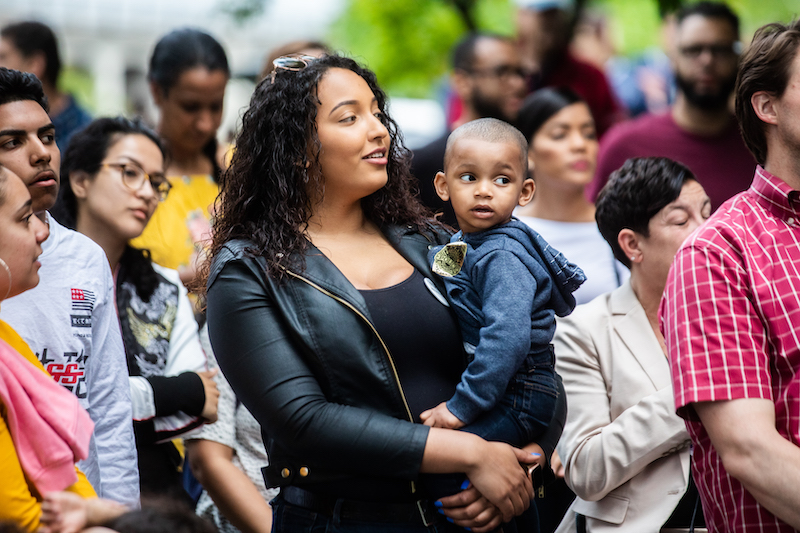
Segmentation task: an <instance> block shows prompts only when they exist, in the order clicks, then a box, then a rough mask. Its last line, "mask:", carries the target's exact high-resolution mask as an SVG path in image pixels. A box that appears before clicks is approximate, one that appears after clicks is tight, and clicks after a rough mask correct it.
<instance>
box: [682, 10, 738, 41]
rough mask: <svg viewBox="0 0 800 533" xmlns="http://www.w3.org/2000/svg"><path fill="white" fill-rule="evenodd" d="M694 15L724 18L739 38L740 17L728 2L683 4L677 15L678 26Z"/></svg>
mask: <svg viewBox="0 0 800 533" xmlns="http://www.w3.org/2000/svg"><path fill="white" fill-rule="evenodd" d="M692 15H700V16H701V17H705V18H708V19H720V20H724V21H726V22H727V23H729V24H730V25H731V28H733V34H734V35H736V38H737V39H738V38H739V17H738V16H737V15H736V13H734V12H733V10H732V9H731V8H730V7H728V5H727V4H723V3H722V2H698V3H696V4H689V5H686V6H683V7H682V8H681V9H680V11H678V13H677V14H676V15H675V20H676V22H677V24H678V26H680V25H681V24H682V23H683V21H684V20H686V19H687V18H689V17H691V16H692Z"/></svg>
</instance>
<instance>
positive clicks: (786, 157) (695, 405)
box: [661, 21, 800, 532]
mask: <svg viewBox="0 0 800 533" xmlns="http://www.w3.org/2000/svg"><path fill="white" fill-rule="evenodd" d="M704 53H705V51H704ZM709 53H710V50H709ZM736 116H737V118H738V120H739V123H740V125H741V129H742V135H743V137H744V140H745V142H746V144H747V146H748V148H749V149H750V151H751V152H753V155H754V156H755V158H756V161H757V162H758V163H759V166H758V167H757V169H756V173H755V177H754V179H753V183H752V185H751V187H750V189H748V190H747V191H745V192H743V193H741V194H739V195H737V196H735V197H733V198H732V199H730V200H729V201H728V202H726V203H725V204H723V205H722V207H720V209H719V210H718V211H717V212H716V213H715V214H714V215H713V216H712V217H711V218H710V219H709V220H708V222H707V223H706V224H705V225H703V226H702V227H701V228H699V229H698V230H697V231H696V232H695V233H694V234H693V235H692V236H691V237H689V239H688V240H687V241H686V242H685V243H684V245H683V247H682V248H681V250H680V251H679V252H678V255H677V256H676V258H675V262H674V263H673V265H672V270H671V272H670V276H669V279H668V281H667V286H666V290H665V293H664V299H663V300H662V302H661V328H662V331H663V332H664V337H665V339H666V343H667V349H668V351H669V355H670V359H671V363H672V374H673V383H674V390H675V405H676V408H677V410H678V414H679V415H681V416H682V417H684V418H685V419H686V421H687V422H686V423H687V427H688V429H689V433H690V435H691V437H692V441H693V443H694V455H693V476H694V479H695V481H696V483H697V486H698V489H699V491H700V494H701V498H702V502H703V509H704V512H705V516H706V523H707V524H708V527H709V531H712V532H745V531H747V532H749V531H758V532H789V531H796V530H797V529H800V21H796V22H794V23H792V24H790V25H788V26H785V25H782V24H769V25H767V26H765V27H763V28H761V29H760V30H759V31H758V32H757V33H756V35H755V37H754V39H753V43H752V45H751V46H750V48H749V49H748V50H747V51H746V52H745V54H744V55H743V56H742V60H741V64H740V71H739V77H738V79H737V83H736Z"/></svg>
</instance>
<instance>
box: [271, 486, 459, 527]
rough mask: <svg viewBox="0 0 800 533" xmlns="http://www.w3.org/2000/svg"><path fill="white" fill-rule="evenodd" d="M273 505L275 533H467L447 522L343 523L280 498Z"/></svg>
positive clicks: (339, 519)
mask: <svg viewBox="0 0 800 533" xmlns="http://www.w3.org/2000/svg"><path fill="white" fill-rule="evenodd" d="M270 503H271V504H272V531H273V533H373V532H375V533H378V532H386V533H464V530H463V529H462V528H460V527H458V526H456V525H453V524H450V523H448V522H445V521H444V520H442V522H441V523H438V524H435V525H431V526H428V527H426V526H423V525H422V524H421V523H420V524H419V525H414V524H392V523H388V522H360V521H356V520H351V521H346V520H341V518H340V517H339V516H338V515H337V513H336V512H334V513H333V516H326V515H323V514H320V513H316V512H314V511H311V510H309V509H305V508H303V507H298V506H297V505H292V504H290V503H287V502H285V501H284V500H283V498H282V497H281V496H280V495H278V497H276V498H275V499H274V500H272V502H270Z"/></svg>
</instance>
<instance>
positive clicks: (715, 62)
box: [675, 15, 739, 109]
mask: <svg viewBox="0 0 800 533" xmlns="http://www.w3.org/2000/svg"><path fill="white" fill-rule="evenodd" d="M736 42H737V36H736V34H735V33H734V29H733V28H732V27H731V25H730V23H729V22H727V21H726V20H723V19H718V18H706V17H703V16H701V15H690V16H688V17H686V18H685V19H684V20H683V22H682V23H681V24H680V25H679V26H678V28H677V33H676V43H675V44H676V53H675V78H676V81H677V83H678V88H679V89H680V90H681V92H682V93H683V94H684V96H685V97H686V99H687V100H688V101H689V103H690V104H693V105H695V106H696V107H699V108H701V109H723V108H725V106H726V105H727V104H728V99H729V98H730V95H731V93H732V92H733V89H734V86H735V84H736V71H737V61H738V58H739V55H738V53H737V52H736V50H735V44H736Z"/></svg>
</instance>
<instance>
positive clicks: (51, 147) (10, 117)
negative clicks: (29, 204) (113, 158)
mask: <svg viewBox="0 0 800 533" xmlns="http://www.w3.org/2000/svg"><path fill="white" fill-rule="evenodd" d="M55 134H56V129H55V127H54V126H53V122H52V121H51V120H50V117H49V116H48V115H47V113H46V112H45V110H44V109H42V106H40V105H39V104H37V103H36V102H34V101H33V100H20V101H17V102H9V103H7V104H3V105H0V165H3V166H4V167H6V168H7V169H9V170H11V171H12V172H13V173H14V174H16V175H17V176H19V177H20V178H22V182H23V183H24V184H25V185H26V186H27V187H28V191H29V192H30V195H31V199H32V200H33V211H34V212H36V213H40V212H42V211H44V210H46V209H50V208H51V207H53V205H54V204H55V203H56V197H57V196H58V180H59V171H60V166H61V152H59V151H58V146H56V138H55Z"/></svg>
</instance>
